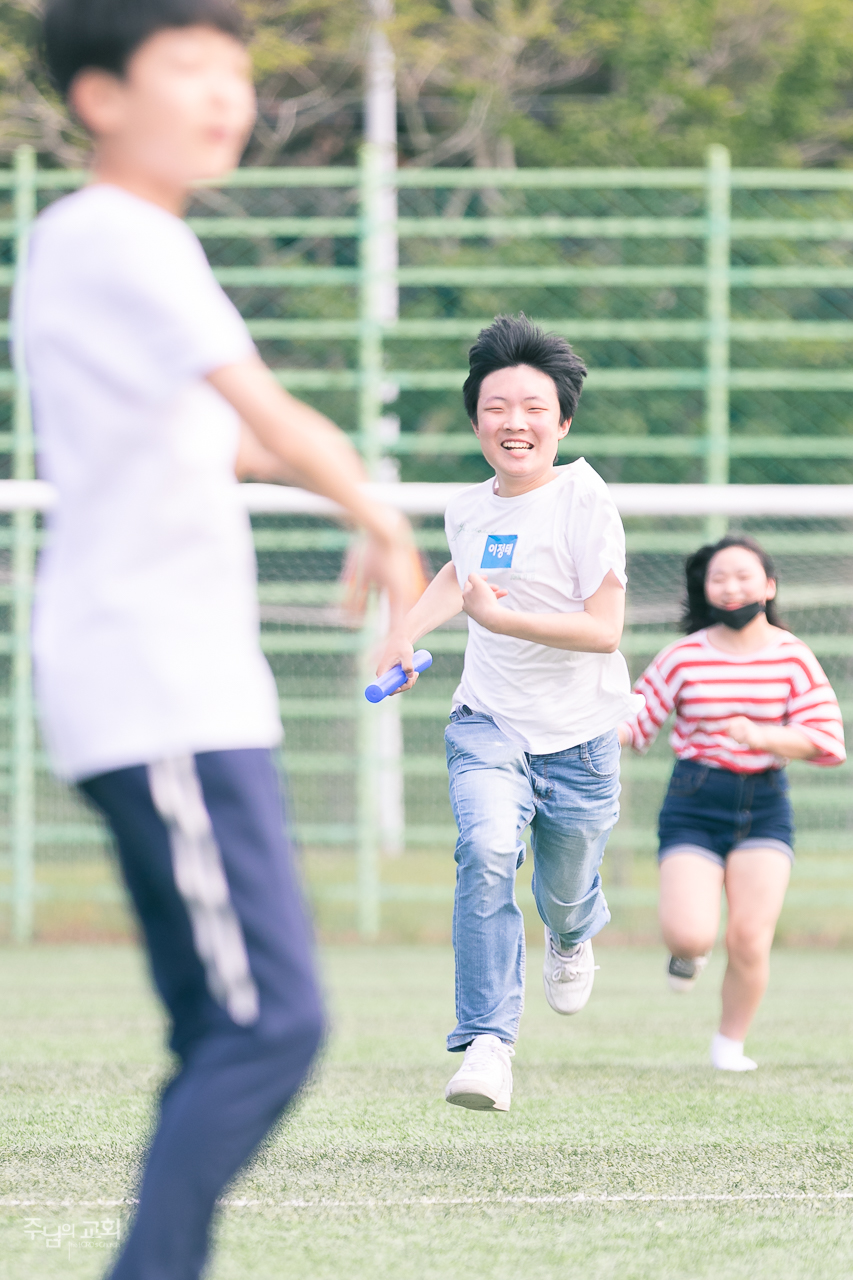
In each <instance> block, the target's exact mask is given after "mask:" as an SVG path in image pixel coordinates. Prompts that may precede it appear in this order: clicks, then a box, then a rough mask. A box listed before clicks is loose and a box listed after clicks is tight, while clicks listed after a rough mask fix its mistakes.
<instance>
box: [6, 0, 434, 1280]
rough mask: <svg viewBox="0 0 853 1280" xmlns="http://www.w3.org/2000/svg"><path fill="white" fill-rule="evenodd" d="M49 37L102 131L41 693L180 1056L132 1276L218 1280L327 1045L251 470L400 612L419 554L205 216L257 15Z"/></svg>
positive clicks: (176, 0) (87, 228)
mask: <svg viewBox="0 0 853 1280" xmlns="http://www.w3.org/2000/svg"><path fill="white" fill-rule="evenodd" d="M44 45H45V51H46V57H47V61H48V64H49V68H50V71H51V74H52V75H53V78H54V80H55V82H56V84H57V85H58V87H59V88H60V89H61V91H62V92H63V93H64V94H65V95H66V97H67V99H68V102H69V105H70V107H71V110H72V111H73V112H74V114H75V115H76V117H77V118H78V119H79V120H80V121H81V122H82V124H83V125H84V126H85V127H86V129H87V130H88V132H89V134H90V135H91V137H92V139H93V142H94V181H93V183H92V184H91V185H89V186H87V187H86V188H85V189H83V190H82V191H79V192H77V193H75V194H74V195H70V196H68V197H67V198H66V199H63V200H60V201H59V202H58V203H56V204H54V205H53V206H52V207H51V208H50V209H49V210H48V211H47V212H46V213H44V214H43V215H42V216H41V217H40V218H39V220H38V223H37V225H36V228H35V230H34V233H33V237H32V243H31V249H30V254H29V259H28V263H27V268H26V279H25V283H24V286H23V288H22V291H21V294H20V295H19V296H18V297H17V299H16V333H17V339H18V341H19V342H20V343H21V346H22V353H23V355H24V358H25V360H26V365H27V369H28V373H29V378H30V384H31V387H32V396H33V409H34V415H35V426H36V433H37V441H38V450H39V456H40V468H41V474H42V475H43V476H44V477H45V478H46V479H48V480H50V481H52V482H53V483H54V484H55V486H56V488H57V490H58V493H59V501H58V506H57V508H56V511H55V512H54V514H53V516H52V519H51V535H50V541H49V546H48V549H47V551H46V552H45V554H44V557H43V558H42V561H41V565H40V569H39V575H38V586H37V598H36V615H35V624H34V650H35V668H36V685H37V699H38V705H39V711H40V716H41V724H42V730H43V734H44V738H45V742H46V744H47V748H48V750H49V752H50V756H51V760H52V762H53V765H54V767H55V769H56V771H57V772H58V773H59V774H60V775H61V776H63V777H65V778H68V779H70V780H72V781H75V782H76V783H77V784H78V785H79V786H80V788H81V790H82V791H83V792H84V793H85V794H86V795H87V796H88V797H89V798H90V799H91V800H92V801H93V802H94V803H95V804H96V805H97V806H98V808H99V809H100V810H101V811H102V812H103V814H104V815H105V817H106V819H107V821H108V822H109V824H110V827H111V828H112V831H113V834H114V836H115V840H116V844H117V846H118V851H119V857H120V859H121V864H122V868H123V872H124V876H125V878H126V881H127V885H128V888H129V890H130V893H131V895H132V897H133V901H134V903H135V906H136V910H137V913H138V916H139V921H140V924H141V928H142V931H143V933H144V936H145V941H146V943H147V946H148V951H149V956H150V961H151V968H152V971H153V976H154V980H155V982H156V984H157V987H158V989H159V992H160V995H161V996H162V998H163V1000H164V1002H165V1004H166V1006H167V1008H168V1010H169V1014H170V1016H171V1021H172V1036H171V1044H172V1047H173V1049H174V1050H175V1052H176V1053H177V1054H178V1055H179V1058H180V1061H181V1067H180V1070H179V1072H178V1074H177V1075H176V1076H175V1078H174V1079H173V1080H172V1082H171V1083H170V1084H169V1086H168V1088H167V1089H166V1091H165V1093H164V1095H163V1099H162V1110H161V1115H160V1123H159V1127H158V1130H157V1133H156V1135H155V1137H154V1140H153V1143H152V1146H151V1150H150V1152H149V1155H148V1162H147V1166H146V1170H145V1176H144V1181H143V1185H142V1190H141V1198H140V1202H139V1209H138V1212H137V1214H136V1219H135V1222H134V1225H133V1229H132V1231H131V1233H130V1236H129V1238H128V1240H127V1243H126V1245H125V1248H124V1252H123V1253H122V1255H121V1257H120V1258H119V1260H118V1263H117V1265H116V1267H115V1270H114V1272H113V1276H114V1280H195V1278H196V1277H198V1275H199V1274H200V1272H201V1270H202V1267H203V1265H204V1262H205V1257H206V1254H207V1249H208V1235H209V1228H210V1221H211V1215H212V1213H213V1209H214V1205H215V1202H216V1198H217V1196H218V1195H219V1193H220V1191H221V1189H222V1187H223V1186H224V1184H225V1183H226V1182H227V1181H228V1179H230V1178H231V1177H232V1176H233V1175H234V1174H235V1173H236V1172H237V1171H238V1169H239V1168H240V1167H241V1165H243V1164H244V1162H245V1161H246V1160H247V1159H248V1158H249V1156H250V1155H251V1154H252V1152H253V1151H254V1150H255V1148H256V1147H257V1145H258V1143H259V1142H260V1141H261V1139H262V1138H263V1137H264V1135H265V1134H266V1133H267V1132H268V1131H269V1129H270V1127H271V1126H272V1125H273V1124H274V1123H275V1122H276V1120H277V1118H278V1117H279V1116H280V1115H281V1113H282V1110H283V1109H284V1107H285V1106H286V1105H287V1103H288V1102H289V1100H290V1099H291V1098H292V1097H293V1094H294V1092H295V1091H296V1090H297V1089H298V1088H299V1086H300V1085H301V1083H302V1081H303V1080H304V1079H305V1075H306V1072H307V1070H308V1067H309V1064H310V1062H311V1059H312V1057H313V1055H314V1053H315V1051H316V1049H317V1045H318V1042H319V1040H320V1037H321V1033H322V1015H321V1009H320V1001H319V999H318V994H317V987H316V981H315V976H314V968H313V962H312V956H311V940H310V936H309V929H308V927H307V924H306V921H305V917H304V915H303V909H302V905H301V903H300V900H299V894H298V891H297V888H296V885H295V883H294V876H293V871H292V867H291V857H290V851H289V848H288V845H287V841H286V838H285V834H284V826H283V821H282V812H281V804H280V798H279V791H278V785H277V776H276V771H275V767H274V764H273V760H272V756H271V748H273V747H274V746H275V745H276V743H277V742H278V740H279V737H280V732H281V731H280V723H279V716H278V701H277V695H276V688H275V683H274V681H273V678H272V674H271V672H270V670H269V667H268V666H267V664H266V662H265V660H264V658H263V656H262V654H261V651H260V646H259V637H258V615H257V605H256V592H255V564H254V555H253V548H252V540H251V531H250V527H249V521H248V517H247V516H246V514H245V512H244V511H243V510H241V507H240V502H239V498H238V493H237V490H236V478H235V464H236V465H237V466H238V467H239V466H240V465H242V466H243V467H244V469H246V470H250V471H252V472H253V473H254V474H258V473H259V472H262V473H264V474H267V475H270V476H272V475H274V474H276V472H277V471H278V473H279V475H284V474H285V473H286V474H287V475H288V476H289V477H290V478H292V479H295V480H296V481H297V482H298V483H300V484H302V485H304V486H305V487H306V488H309V489H312V490H314V491H315V492H317V493H321V494H324V495H326V496H327V497H329V498H332V499H333V500H335V501H336V502H338V503H340V504H341V506H342V507H344V508H346V509H347V511H348V512H349V514H350V515H351V517H352V518H353V519H354V520H355V521H356V522H357V523H359V524H360V525H361V526H362V527H363V528H364V529H366V530H367V532H368V534H369V535H370V538H371V539H372V543H373V545H372V547H371V548H370V562H371V563H372V564H373V565H374V566H375V567H376V574H377V577H378V579H379V580H380V581H381V582H382V583H383V585H385V586H386V587H387V588H388V589H389V592H390V595H391V601H392V608H394V609H397V610H398V611H399V610H400V609H401V608H402V607H405V606H407V605H408V604H409V603H411V598H412V597H411V584H412V581H413V569H412V566H413V559H412V556H411V553H410V551H409V544H408V539H407V527H406V525H405V522H404V521H402V519H401V518H400V517H399V516H397V515H396V514H395V513H393V512H391V511H390V510H387V509H385V508H382V507H379V506H376V505H375V504H373V503H372V502H370V501H368V500H367V499H366V498H365V497H364V495H363V494H362V492H361V491H360V489H359V487H358V486H359V483H360V482H361V481H362V480H363V479H364V475H363V472H362V470H361V468H360V464H359V462H358V459H357V457H356V455H355V454H354V453H353V451H352V450H351V449H350V447H349V445H348V444H347V442H346V440H345V438H344V437H343V436H342V435H341V434H340V433H339V432H338V431H337V429H336V428H334V427H333V426H332V425H331V423H329V422H327V421H326V420H325V419H323V418H322V417H320V415H318V414H316V413H314V412H313V411H312V410H311V409H309V408H307V407H306V406H305V405H302V404H300V403H299V402H297V401H295V400H293V399H292V398H291V397H290V396H288V395H287V394H286V393H285V392H283V391H282V390H280V388H279V387H278V386H277V384H276V383H275V381H274V379H273V378H272V376H271V375H270V373H269V372H268V370H267V369H266V367H265V366H264V365H263V364H262V363H261V361H260V359H259V358H258V356H257V354H256V352H255V349H254V347H253V344H252V341H251V339H250V337H249V334H248V332H247V330H246V326H245V325H244V323H243V322H242V320H241V318H240V316H239V314H238V313H237V311H236V310H235V308H234V307H233V305H232V304H231V302H230V301H229V300H228V298H227V297H226V296H225V294H224V293H223V292H222V291H221V289H220V288H219V287H218V285H217V284H216V282H215V280H214V278H213V276H212V274H211V271H210V269H209V267H208V264H207V261H206V259H205V256H204V253H203V252H202V249H201V246H200V245H199V242H198V240H197V239H196V238H195V236H194V235H193V234H192V232H191V231H190V230H189V229H188V228H187V226H186V225H185V224H184V223H183V222H182V221H181V214H182V211H183V208H184V205H185V201H186V199H187V196H188V192H189V190H190V187H191V185H192V184H193V183H194V182H196V181H197V180H199V179H204V178H212V179H215V178H219V177H222V176H223V175H224V174H226V173H227V172H228V171H229V170H230V169H231V168H232V167H233V166H234V164H236V162H237V161H238V159H239V156H240V153H241V151H242V148H243V146H244V144H245V142H246V139H247V137H248V134H249V131H250V129H251V127H252V122H253V120H254V113H255V99H254V93H253V90H252V84H251V79H250V68H249V60H248V56H247V53H246V50H245V48H244V43H243V27H242V21H241V17H240V14H239V12H238V11H237V10H236V9H235V8H234V7H233V6H232V4H231V3H230V0H52V2H51V3H49V4H48V6H47V11H46V16H45V27H44ZM241 419H242V422H243V426H242V427H241ZM241 432H242V443H239V442H240V440H241ZM238 444H239V450H240V458H238Z"/></svg>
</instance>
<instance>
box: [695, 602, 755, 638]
mask: <svg viewBox="0 0 853 1280" xmlns="http://www.w3.org/2000/svg"><path fill="white" fill-rule="evenodd" d="M766 612H767V606H766V605H765V603H764V601H763V600H756V601H755V602H754V603H753V604H742V605H741V606H740V608H739V609H718V608H717V606H716V605H714V604H709V605H708V617H709V618H710V619H711V621H712V622H721V623H722V624H723V626H724V627H731V629H732V631H743V629H744V627H746V626H748V625H749V624H750V622H752V619H753V618H757V617H758V615H759V613H766Z"/></svg>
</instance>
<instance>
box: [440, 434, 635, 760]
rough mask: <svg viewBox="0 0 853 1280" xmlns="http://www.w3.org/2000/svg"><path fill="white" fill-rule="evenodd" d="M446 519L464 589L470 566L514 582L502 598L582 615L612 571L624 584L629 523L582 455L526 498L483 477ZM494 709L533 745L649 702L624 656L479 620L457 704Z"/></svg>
mask: <svg viewBox="0 0 853 1280" xmlns="http://www.w3.org/2000/svg"><path fill="white" fill-rule="evenodd" d="M445 529H446V532H447V541H448V543H449V544H450V553H451V555H452V556H453V565H454V568H455V569H456V576H457V579H458V581H459V585H460V587H461V586H463V585H464V583H465V582H466V580H467V578H468V575H469V573H481V574H484V575H485V576H486V578H487V580H488V581H489V582H490V583H493V584H494V585H496V586H500V587H503V588H505V589H506V590H507V591H508V593H509V594H508V595H507V596H506V597H505V598H504V599H503V600H502V601H501V602H500V603H501V605H502V607H503V608H508V609H514V610H516V611H517V612H519V613H580V612H581V611H582V610H583V602H584V600H588V599H589V597H590V596H591V595H594V594H595V592H596V591H597V590H598V588H599V587H600V586H601V584H602V582H603V581H604V579H605V577H606V576H607V573H608V572H609V570H611V569H612V570H613V572H614V573H615V574H616V577H617V578H618V579H619V581H620V582H621V583H622V585H623V586H625V584H626V582H627V578H626V576H625V533H624V530H623V528H622V521H621V520H620V519H619V513H618V511H617V510H616V505H615V503H614V502H613V499H612V498H611V497H610V494H609V493H608V490H607V485H606V484H605V483H604V481H603V480H602V479H601V477H600V476H599V475H598V473H597V472H596V471H594V470H593V468H592V467H591V466H590V465H589V463H587V462H586V461H584V459H583V458H579V459H578V460H577V462H573V463H571V465H570V466H566V467H561V468H559V471H558V473H557V476H556V478H555V479H554V480H551V481H550V482H549V483H548V484H546V485H542V487H541V488H539V489H534V490H532V491H531V492H530V493H525V494H523V495H522V496H521V497H520V498H499V497H498V496H497V495H496V494H495V492H494V481H493V480H486V481H484V483H483V484H479V485H476V486H474V487H473V488H471V489H468V490H466V491H465V492H464V493H462V494H460V495H459V497H458V498H454V499H453V500H452V501H451V502H450V504H449V506H448V508H447V512H446V515H445ZM463 704H464V705H466V706H469V707H470V708H471V710H472V711H481V712H485V713H486V714H488V715H490V716H492V717H493V718H494V720H495V722H496V723H497V725H498V727H499V728H500V729H501V730H502V731H503V732H504V733H505V734H507V736H508V737H509V738H511V739H512V740H513V741H514V742H518V743H519V744H520V745H522V746H523V748H524V750H525V751H529V752H530V753H531V754H533V755H547V754H550V753H551V752H554V751H566V750H567V749H568V748H569V747H574V746H577V745H578V743H580V742H587V741H589V739H590V738H596V737H598V736H599V734H602V733H606V732H607V731H608V730H610V729H614V728H615V727H616V726H617V725H618V724H619V723H620V722H621V721H622V720H623V719H625V718H627V717H630V716H632V715H635V714H636V712H637V711H639V710H640V709H641V706H642V699H641V698H638V697H637V696H636V695H635V694H632V693H631V681H630V677H629V675H628V667H627V665H626V663H625V659H624V658H623V656H622V654H621V653H619V652H618V651H617V652H616V653H575V652H573V651H571V650H567V649H552V648H550V647H549V646H548V645H544V644H534V643H533V642H532V641H529V640H518V639H516V638H515V637H514V636H502V635H495V634H494V633H493V632H491V631H487V630H486V629H485V627H481V626H480V625H479V623H477V622H475V621H474V620H473V618H471V619H469V621H468V645H467V648H466V650H465V667H464V670H463V672H462V681H461V683H460V685H459V687H458V689H457V690H456V692H455V694H454V695H453V705H454V707H457V706H461V705H463Z"/></svg>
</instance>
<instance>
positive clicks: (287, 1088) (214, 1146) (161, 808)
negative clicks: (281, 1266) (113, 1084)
mask: <svg viewBox="0 0 853 1280" xmlns="http://www.w3.org/2000/svg"><path fill="white" fill-rule="evenodd" d="M80 789H81V790H82V791H83V792H84V794H85V795H86V796H88V798H89V799H90V800H91V801H93V802H94V804H95V805H96V806H97V808H99V809H100V810H101V812H102V813H103V814H104V816H105V817H106V819H107V822H108V823H109V825H110V827H111V829H112V832H113V835H114V836H115V840H116V844H117V846H118V854H119V858H120V860H121V866H122V870H123V872H124V877H125V880H126V882H127V886H128V889H129V890H130V894H131V897H132V899H133V902H134V905H135V907H136V912H137V914H138V917H139V922H140V925H141V927H142V931H143V934H144V938H145V942H146V945H147V948H148V955H149V959H150V963H151V970H152V973H153V977H154V981H155V983H156V986H157V989H158V991H159V993H160V995H161V997H162V999H163V1001H164V1003H165V1005H166V1007H167V1009H168V1011H169V1014H170V1015H171V1022H172V1032H171V1038H170V1044H171V1047H172V1048H173V1050H174V1051H175V1053H176V1054H177V1055H178V1058H179V1060H180V1067H179V1070H178V1072H177V1074H176V1075H175V1077H174V1078H173V1079H172V1080H171V1082H170V1083H169V1084H168V1086H167V1087H166V1089H165V1091H164V1093H163V1096H162V1101H161V1109H160V1122H159V1125H158V1128H157V1132H156V1134H155V1136H154V1139H153V1142H152V1144H151V1149H150V1151H149V1153H148V1159H147V1163H146V1167H145V1174H144V1178H143V1182H142V1189H141V1192H140V1199H139V1208H138V1210H137V1213H136V1216H135V1219H134V1223H133V1226H132V1229H131V1232H130V1235H129V1236H128V1238H127V1242H126V1244H125V1246H124V1249H123V1251H122V1253H121V1255H120V1257H119V1260H118V1262H117V1264H116V1266H115V1269H114V1270H113V1272H112V1280H198V1277H199V1275H200V1273H201V1271H202V1268H203V1267H204V1264H205V1260H206V1257H207V1253H208V1247H209V1236H210V1225H211V1219H212V1216H213V1213H214V1209H215V1205H216V1199H217V1197H218V1196H219V1194H220V1193H221V1191H222V1189H223V1187H224V1186H225V1185H226V1183H227V1182H228V1181H229V1180H230V1179H231V1178H232V1177H233V1176H234V1174H236V1173H237V1171H238V1170H239V1169H240V1168H241V1166H242V1165H244V1164H245V1163H246V1161H247V1160H248V1159H249V1158H250V1156H251V1155H252V1153H253V1152H254V1151H255V1150H256V1148H257V1147H258V1144H259V1143H260V1142H261V1140H262V1139H263V1138H264V1136H265V1135H266V1134H267V1133H268V1132H269V1131H270V1129H271V1128H272V1126H273V1125H274V1124H275V1123H276V1121H277V1120H278V1118H279V1117H280V1116H281V1114H282V1112H283V1110H284V1109H285V1107H286V1106H287V1104H288V1102H289V1101H290V1100H291V1099H292V1097H293V1095H294V1093H295V1092H296V1091H297V1090H298V1089H299V1087H300V1085H301V1084H302V1083H303V1081H304V1079H305V1076H306V1073H307V1071H308V1068H309V1066H310V1063H311V1060H312V1058H313V1057H314V1054H315V1053H316V1051H317V1048H318V1045H319V1043H320V1040H321V1037H322V1032H323V1018H322V1012H321V1006H320V998H319V994H318V990H317V982H316V978H315V974H314V965H313V956H312V939H311V933H310V929H309V926H308V923H307V920H306V916H305V912H304V909H303V906H302V900H301V895H300V892H299V888H298V886H297V883H296V879H295V875H294V868H293V860H292V853H291V849H290V845H289V841H288V838H287V835H286V829H285V823H284V820H283V815H282V807H281V798H280V791H279V785H278V776H277V773H276V769H275V765H274V762H273V759H272V756H271V753H270V752H269V751H268V750H263V749H257V750H255V749H250V750H239V751H211V752H204V753H202V754H199V755H196V756H191V755H188V756H181V757H175V758H173V759H169V760H163V761H158V762H157V763H155V764H151V765H147V766H146V765H140V766H136V767H133V768H128V769H119V770H117V771H115V772H112V773H106V774H101V775H99V776H98V777H95V778H89V779H86V780H85V781H84V782H82V783H80Z"/></svg>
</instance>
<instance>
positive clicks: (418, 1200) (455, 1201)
mask: <svg viewBox="0 0 853 1280" xmlns="http://www.w3.org/2000/svg"><path fill="white" fill-rule="evenodd" d="M756 1200H793V1201H796V1200H853V1191H744V1192H716V1191H709V1192H700V1191H696V1192H692V1191H691V1192H686V1193H684V1194H683V1195H645V1194H642V1193H639V1192H638V1193H636V1194H634V1193H628V1194H626V1195H606V1194H605V1195H597V1196H595V1195H587V1194H586V1192H584V1191H579V1192H578V1193H577V1194H576V1195H571V1196H413V1197H407V1198H402V1199H395V1200H392V1199H380V1198H379V1197H368V1198H366V1199H363V1200H326V1199H323V1200H219V1201H218V1202H217V1203H218V1204H219V1205H220V1206H221V1207H222V1208H226V1209H255V1208H262V1209H385V1208H388V1209H394V1208H400V1209H404V1208H417V1207H418V1206H423V1207H424V1208H428V1207H430V1206H432V1205H435V1206H437V1207H438V1208H450V1207H452V1206H454V1205H462V1206H464V1205H474V1206H476V1205H484V1206H486V1207H489V1206H493V1205H495V1206H499V1205H514V1204H519V1205H550V1204H695V1203H707V1204H738V1203H743V1202H745V1201H756ZM138 1203H139V1201H138V1200H134V1199H130V1198H125V1199H120V1200H15V1199H12V1198H11V1197H9V1196H0V1208H10V1209H11V1208H39V1209H53V1208H57V1209H65V1208H71V1207H74V1206H78V1207H80V1208H83V1209H93V1208H114V1207H116V1206H118V1205H135V1204H138Z"/></svg>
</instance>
